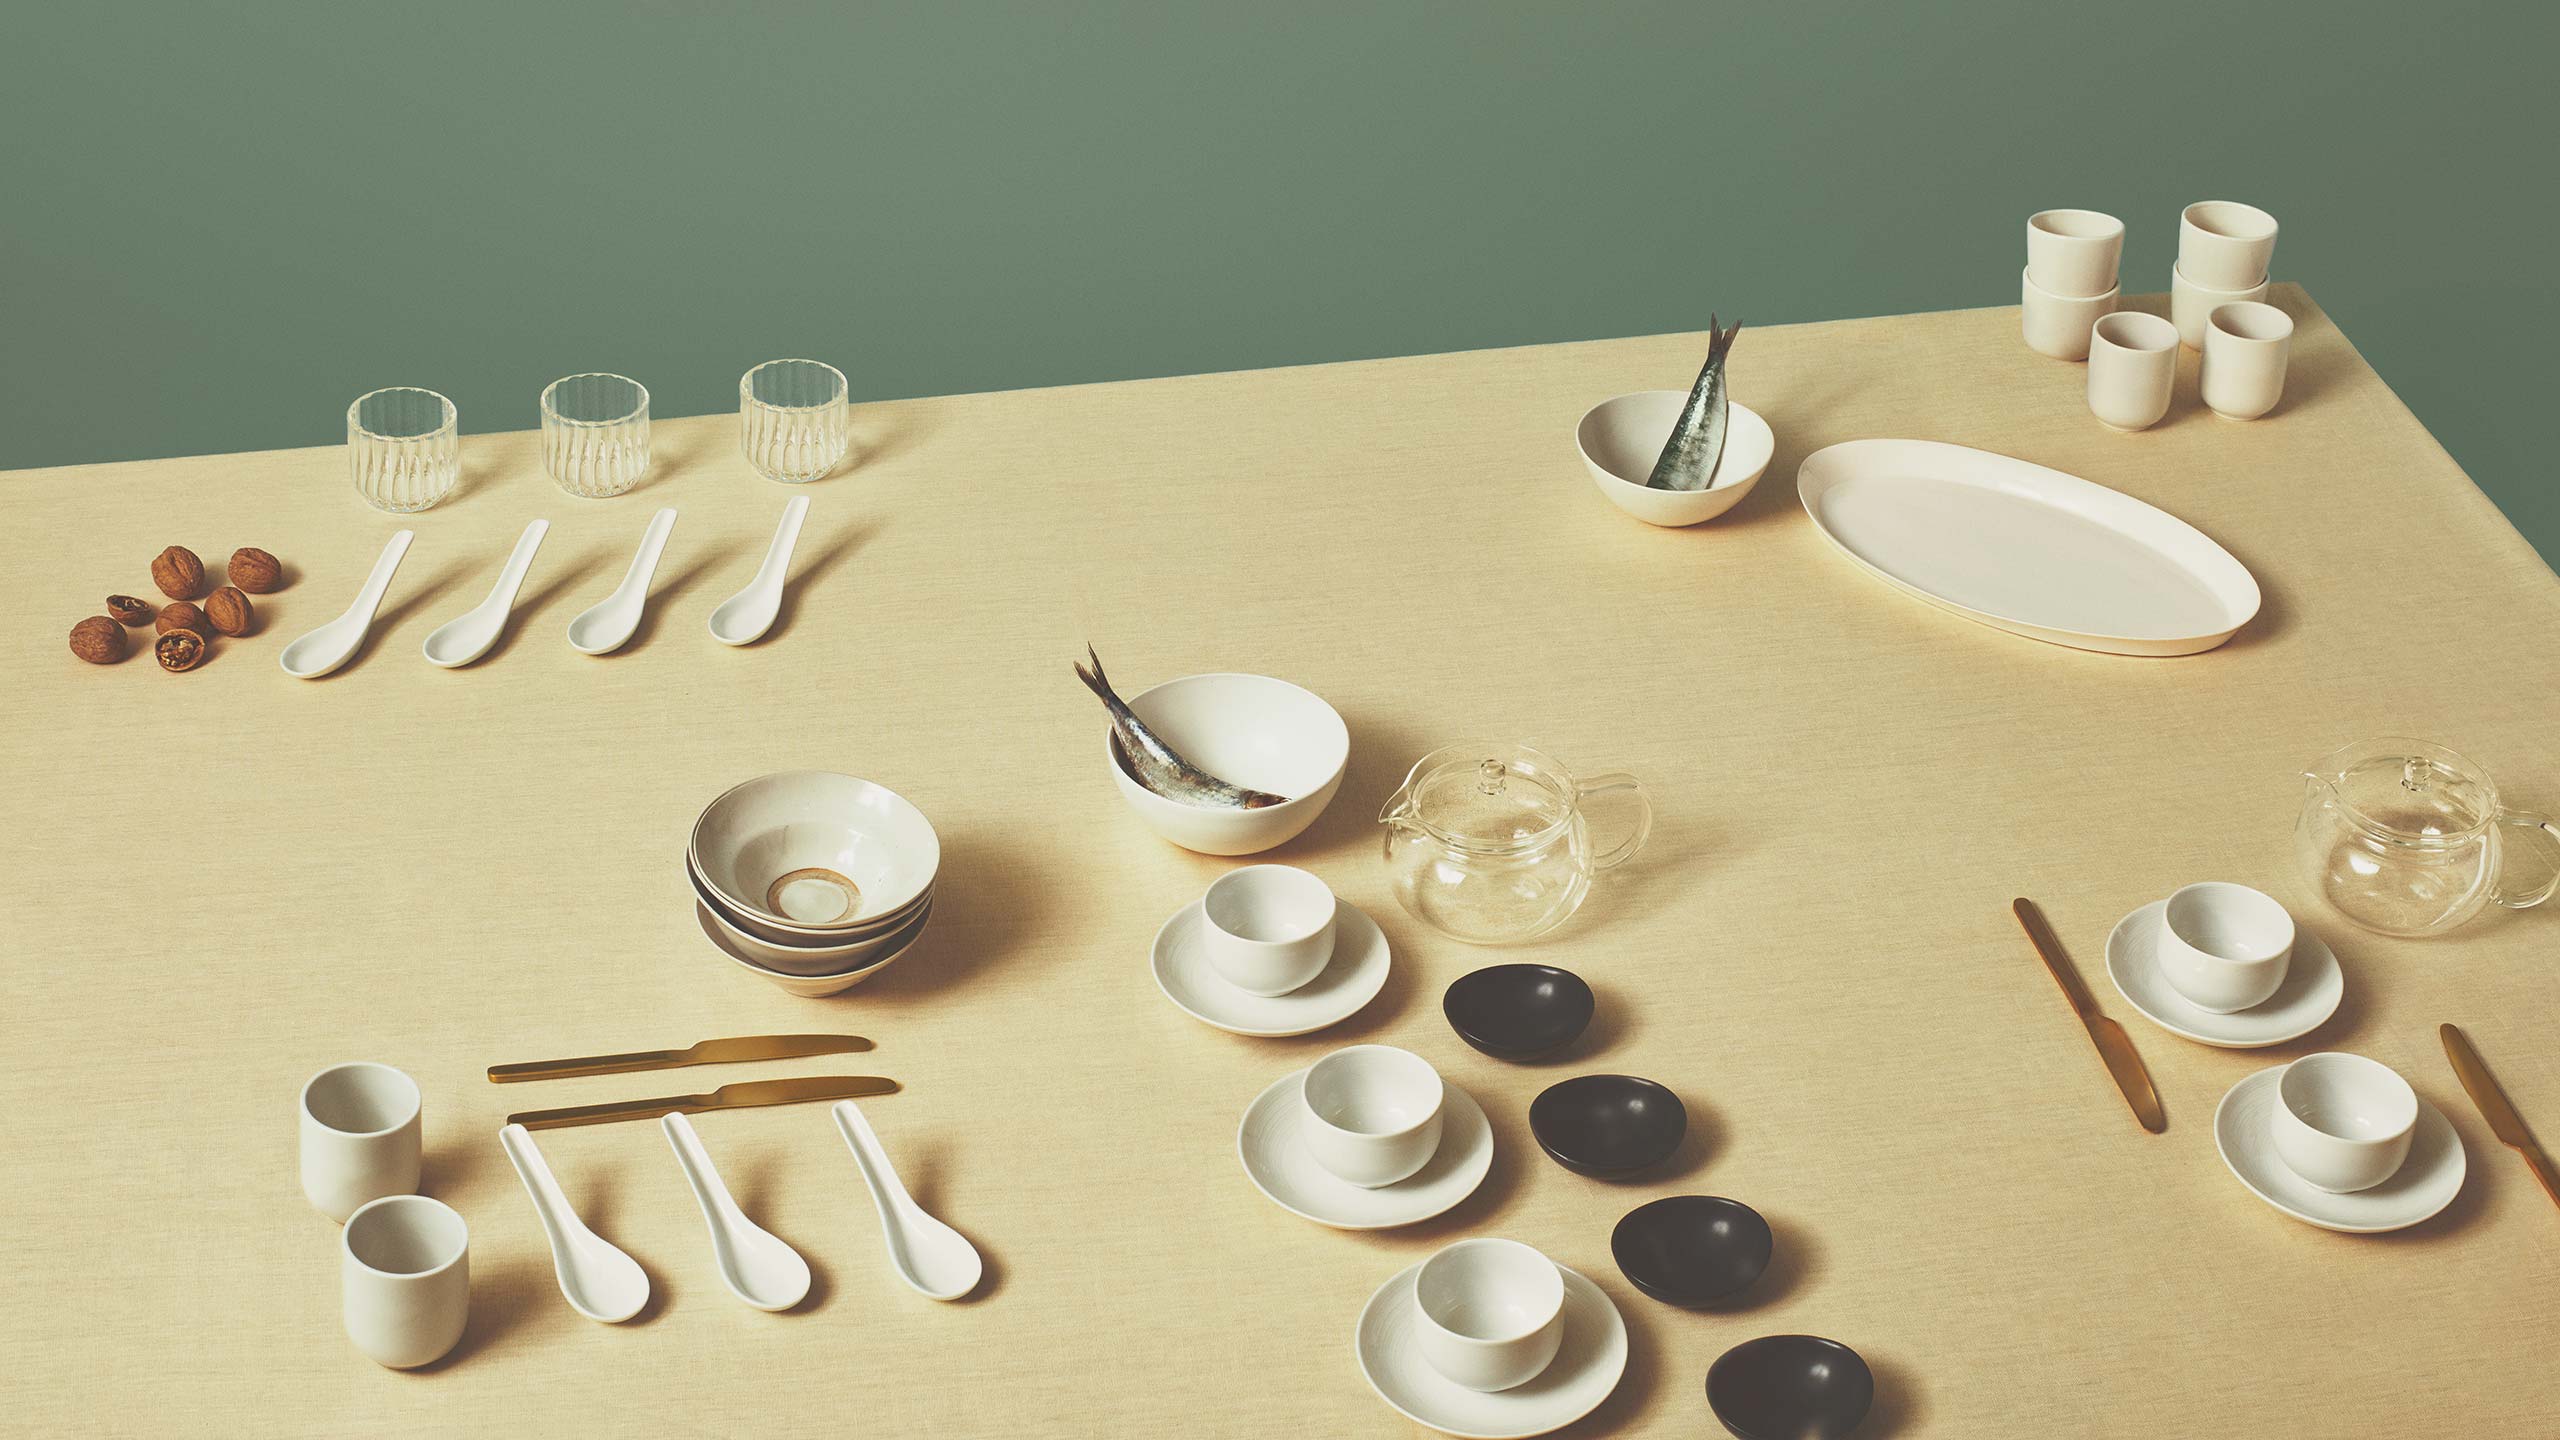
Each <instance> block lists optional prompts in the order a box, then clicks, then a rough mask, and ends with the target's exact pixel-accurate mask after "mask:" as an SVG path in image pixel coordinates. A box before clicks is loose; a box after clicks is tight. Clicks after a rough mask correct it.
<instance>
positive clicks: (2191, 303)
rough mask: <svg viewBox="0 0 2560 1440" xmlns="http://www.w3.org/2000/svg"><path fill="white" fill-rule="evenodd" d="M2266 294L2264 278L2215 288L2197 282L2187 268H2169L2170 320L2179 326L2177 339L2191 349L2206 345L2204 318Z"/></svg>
mask: <svg viewBox="0 0 2560 1440" xmlns="http://www.w3.org/2000/svg"><path fill="white" fill-rule="evenodd" d="M2266 298H2267V282H2266V281H2264V280H2261V281H2259V282H2258V283H2257V284H2255V285H2252V286H2250V287H2248V288H2247V289H2245V290H2215V289H2211V288H2209V287H2207V286H2203V285H2199V284H2197V283H2196V282H2195V281H2194V280H2193V279H2190V278H2189V277H2188V275H2187V272H2186V271H2184V270H2181V269H2178V268H2176V267H2174V266H2172V267H2171V268H2170V271H2169V320H2170V323H2172V324H2174V325H2176V326H2177V327H2178V343H2179V344H2181V345H2184V346H2186V347H2187V348H2188V349H2190V350H2202V349H2203V348H2204V329H2205V320H2206V318H2207V317H2209V316H2211V315H2212V314H2213V312H2214V311H2216V310H2218V309H2220V308H2221V307H2223V306H2225V305H2238V304H2241V303H2242V302H2244V301H2251V300H2264V299H2266Z"/></svg>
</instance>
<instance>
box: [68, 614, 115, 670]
mask: <svg viewBox="0 0 2560 1440" xmlns="http://www.w3.org/2000/svg"><path fill="white" fill-rule="evenodd" d="M71 653H72V654H74V655H77V656H79V657H80V658H81V659H83V660H86V661H88V662H89V663H90V664H92V665H113V664H114V663H116V662H117V661H119V660H121V659H123V658H124V627H123V626H121V625H118V624H117V623H116V622H114V621H113V620H110V619H108V618H107V617H106V616H104V615H92V616H90V617H89V618H88V619H86V620H83V621H81V622H80V623H79V624H77V625H74V626H72V627H71Z"/></svg>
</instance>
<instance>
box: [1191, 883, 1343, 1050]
mask: <svg viewBox="0 0 2560 1440" xmlns="http://www.w3.org/2000/svg"><path fill="white" fill-rule="evenodd" d="M1339 905H1340V909H1339V911H1338V912H1337V915H1336V918H1335V921H1334V940H1333V953H1332V955H1331V957H1330V958H1328V959H1327V960H1326V961H1325V966H1324V968H1323V969H1322V970H1320V971H1318V972H1316V978H1314V979H1313V980H1310V981H1308V982H1307V983H1306V984H1304V985H1301V986H1299V987H1298V988H1297V989H1295V990H1292V991H1290V992H1288V993H1287V994H1285V995H1250V994H1247V993H1245V992H1244V991H1242V990H1239V989H1237V988H1236V987H1235V986H1233V985H1230V984H1228V983H1227V981H1226V979H1225V977H1223V976H1221V975H1219V974H1218V972H1217V971H1215V970H1213V969H1211V968H1210V966H1209V957H1208V953H1207V950H1206V948H1205V947H1204V946H1202V944H1201V943H1200V931H1201V930H1202V929H1203V928H1204V927H1205V925H1206V923H1207V922H1206V921H1205V920H1204V919H1203V917H1202V915H1201V913H1200V902H1199V901H1197V900H1194V901H1192V902H1191V903H1190V904H1188V905H1185V906H1183V907H1182V908H1181V909H1180V910H1178V911H1176V912H1174V916H1173V918H1172V919H1170V920H1167V921H1166V922H1164V928H1163V929H1161V930H1158V931H1157V932H1156V941H1155V950H1154V955H1153V959H1152V962H1151V963H1152V967H1153V969H1154V971H1155V977H1156V988H1157V989H1159V990H1162V991H1163V992H1164V997H1165V998H1166V999H1168V1000H1170V1001H1172V1002H1173V1003H1174V1004H1175V1005H1176V1006H1177V1007H1179V1008H1180V1009H1181V1011H1182V1013H1184V1014H1186V1015H1188V1016H1190V1017H1191V1018H1192V1019H1194V1020H1197V1021H1199V1022H1200V1023H1201V1024H1203V1025H1213V1026H1216V1027H1217V1028H1218V1029H1220V1030H1225V1031H1228V1032H1231V1033H1233V1034H1237V1035H1257V1036H1265V1037H1270V1036H1280V1035H1304V1034H1307V1033H1308V1032H1310V1031H1314V1030H1321V1029H1323V1028H1324V1027H1326V1026H1327V1025H1333V1024H1337V1023H1339V1022H1341V1021H1344V1020H1348V1019H1350V1018H1351V1017H1352V1016H1353V1015H1356V1014H1358V1013H1359V1012H1360V1007H1361V1006H1363V1005H1366V1004H1368V1003H1369V1002H1370V1001H1372V1000H1374V999H1376V998H1377V997H1378V991H1379V990H1380V989H1382V988H1384V987H1385V985H1386V983H1387V964H1388V958H1389V957H1388V952H1387V936H1386V932H1385V931H1383V930H1380V929H1379V928H1378V922H1377V921H1375V920H1372V919H1370V918H1369V917H1368V915H1367V914H1366V913H1364V912H1363V911H1362V910H1361V909H1360V907H1358V906H1356V905H1354V904H1352V903H1351V902H1350V901H1348V900H1344V901H1341V902H1339Z"/></svg>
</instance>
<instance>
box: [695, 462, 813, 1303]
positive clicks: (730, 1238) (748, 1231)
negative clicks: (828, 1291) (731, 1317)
mask: <svg viewBox="0 0 2560 1440" xmlns="http://www.w3.org/2000/svg"><path fill="white" fill-rule="evenodd" d="M661 513H664V512H661ZM658 1128H660V1129H661V1130H664V1131H665V1132H666V1134H667V1143H668V1144H669V1145H672V1146H674V1147H675V1152H676V1163H677V1164H679V1165H682V1166H683V1167H684V1178H685V1183H686V1184H687V1185H690V1186H691V1187H692V1188H693V1198H694V1203H696V1204H698V1205H700V1206H701V1207H702V1219H703V1222H704V1223H705V1224H707V1225H709V1226H710V1227H711V1258H712V1259H713V1261H714V1262H716V1263H717V1264H718V1266H719V1267H720V1283H721V1284H723V1285H726V1286H728V1287H729V1293H730V1294H732V1295H735V1296H737V1297H738V1298H739V1299H741V1300H744V1301H745V1302H747V1303H748V1304H749V1305H752V1306H754V1307H755V1308H757V1309H758V1310H788V1309H790V1308H791V1307H792V1306H794V1305H797V1304H799V1303H800V1302H801V1301H802V1300H805V1299H807V1298H808V1296H809V1262H808V1261H807V1260H805V1259H803V1258H801V1255H800V1252H799V1251H797V1250H794V1249H792V1248H791V1247H790V1245H789V1244H787V1243H785V1242H784V1241H783V1239H782V1238H781V1237H780V1236H778V1235H775V1234H773V1233H772V1232H771V1231H769V1230H766V1229H765V1228H764V1227H763V1226H761V1225H758V1224H757V1223H756V1222H754V1221H753V1220H750V1219H748V1218H747V1213H746V1212H745V1211H743V1210H741V1209H739V1208H738V1202H737V1201H735V1200H733V1199H731V1198H730V1197H729V1187H728V1186H727V1185H725V1184H723V1183H722V1182H721V1179H720V1172H719V1171H718V1170H716V1169H714V1168H712V1164H711V1155H710V1152H708V1151H706V1150H704V1149H703V1148H702V1137H701V1136H699V1135H697V1134H695V1133H694V1130H693V1122H692V1121H690V1120H687V1119H686V1118H685V1117H684V1116H683V1115H682V1114H680V1113H676V1112H672V1111H671V1112H669V1113H667V1114H665V1115H662V1116H660V1117H658Z"/></svg>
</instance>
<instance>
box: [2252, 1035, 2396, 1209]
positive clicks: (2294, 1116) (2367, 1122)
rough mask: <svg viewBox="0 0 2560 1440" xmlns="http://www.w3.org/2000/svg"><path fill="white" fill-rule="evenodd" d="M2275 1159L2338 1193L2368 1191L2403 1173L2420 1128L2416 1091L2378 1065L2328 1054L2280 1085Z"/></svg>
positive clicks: (2300, 1066)
mask: <svg viewBox="0 0 2560 1440" xmlns="http://www.w3.org/2000/svg"><path fill="white" fill-rule="evenodd" d="M2269 1123H2270V1124H2271V1125H2272V1126H2273V1127H2274V1131H2275V1145H2276V1156H2277V1158H2279V1159H2281V1160H2283V1161H2284V1163H2285V1166H2286V1168H2287V1169H2290V1170H2291V1171H2293V1173H2294V1174H2296V1175H2299V1176H2301V1177H2302V1179H2303V1182H2304V1183H2305V1184H2308V1185H2311V1186H2313V1187H2314V1188H2316V1189H2321V1190H2326V1191H2328V1192H2329V1193H2331V1194H2333V1195H2345V1194H2350V1193H2352V1192H2354V1191H2357V1190H2370V1189H2372V1188H2373V1187H2374V1186H2376V1185H2379V1184H2381V1183H2382V1182H2383V1181H2385V1180H2388V1179H2390V1178H2391V1177H2392V1176H2393V1175H2395V1174H2398V1173H2399V1170H2400V1165H2401V1162H2403V1161H2405V1160H2407V1159H2408V1158H2409V1139H2410V1137H2411V1136H2412V1135H2413V1134H2415V1133H2416V1130H2417V1124H2418V1092H2417V1091H2415V1090H2412V1089H2410V1088H2409V1082H2408V1081H2406V1080H2403V1079H2401V1078H2400V1075H2399V1072H2397V1071H2395V1070H2393V1069H2392V1068H2391V1067H2390V1066H2388V1065H2385V1064H2383V1063H2382V1062H2381V1061H2379V1060H2368V1059H2366V1058H2365V1057H2363V1056H2361V1055H2349V1054H2346V1053H2344V1052H2342V1051H2336V1050H2324V1051H2322V1052H2320V1053H2319V1054H2317V1055H2305V1056H2303V1057H2302V1058H2301V1059H2299V1060H2296V1061H2294V1062H2293V1063H2292V1064H2290V1065H2287V1066H2286V1067H2284V1074H2283V1075H2282V1076H2280V1077H2278V1078H2277V1080H2276V1104H2275V1109H2274V1112H2273V1114H2271V1115H2270V1116H2269Z"/></svg>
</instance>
